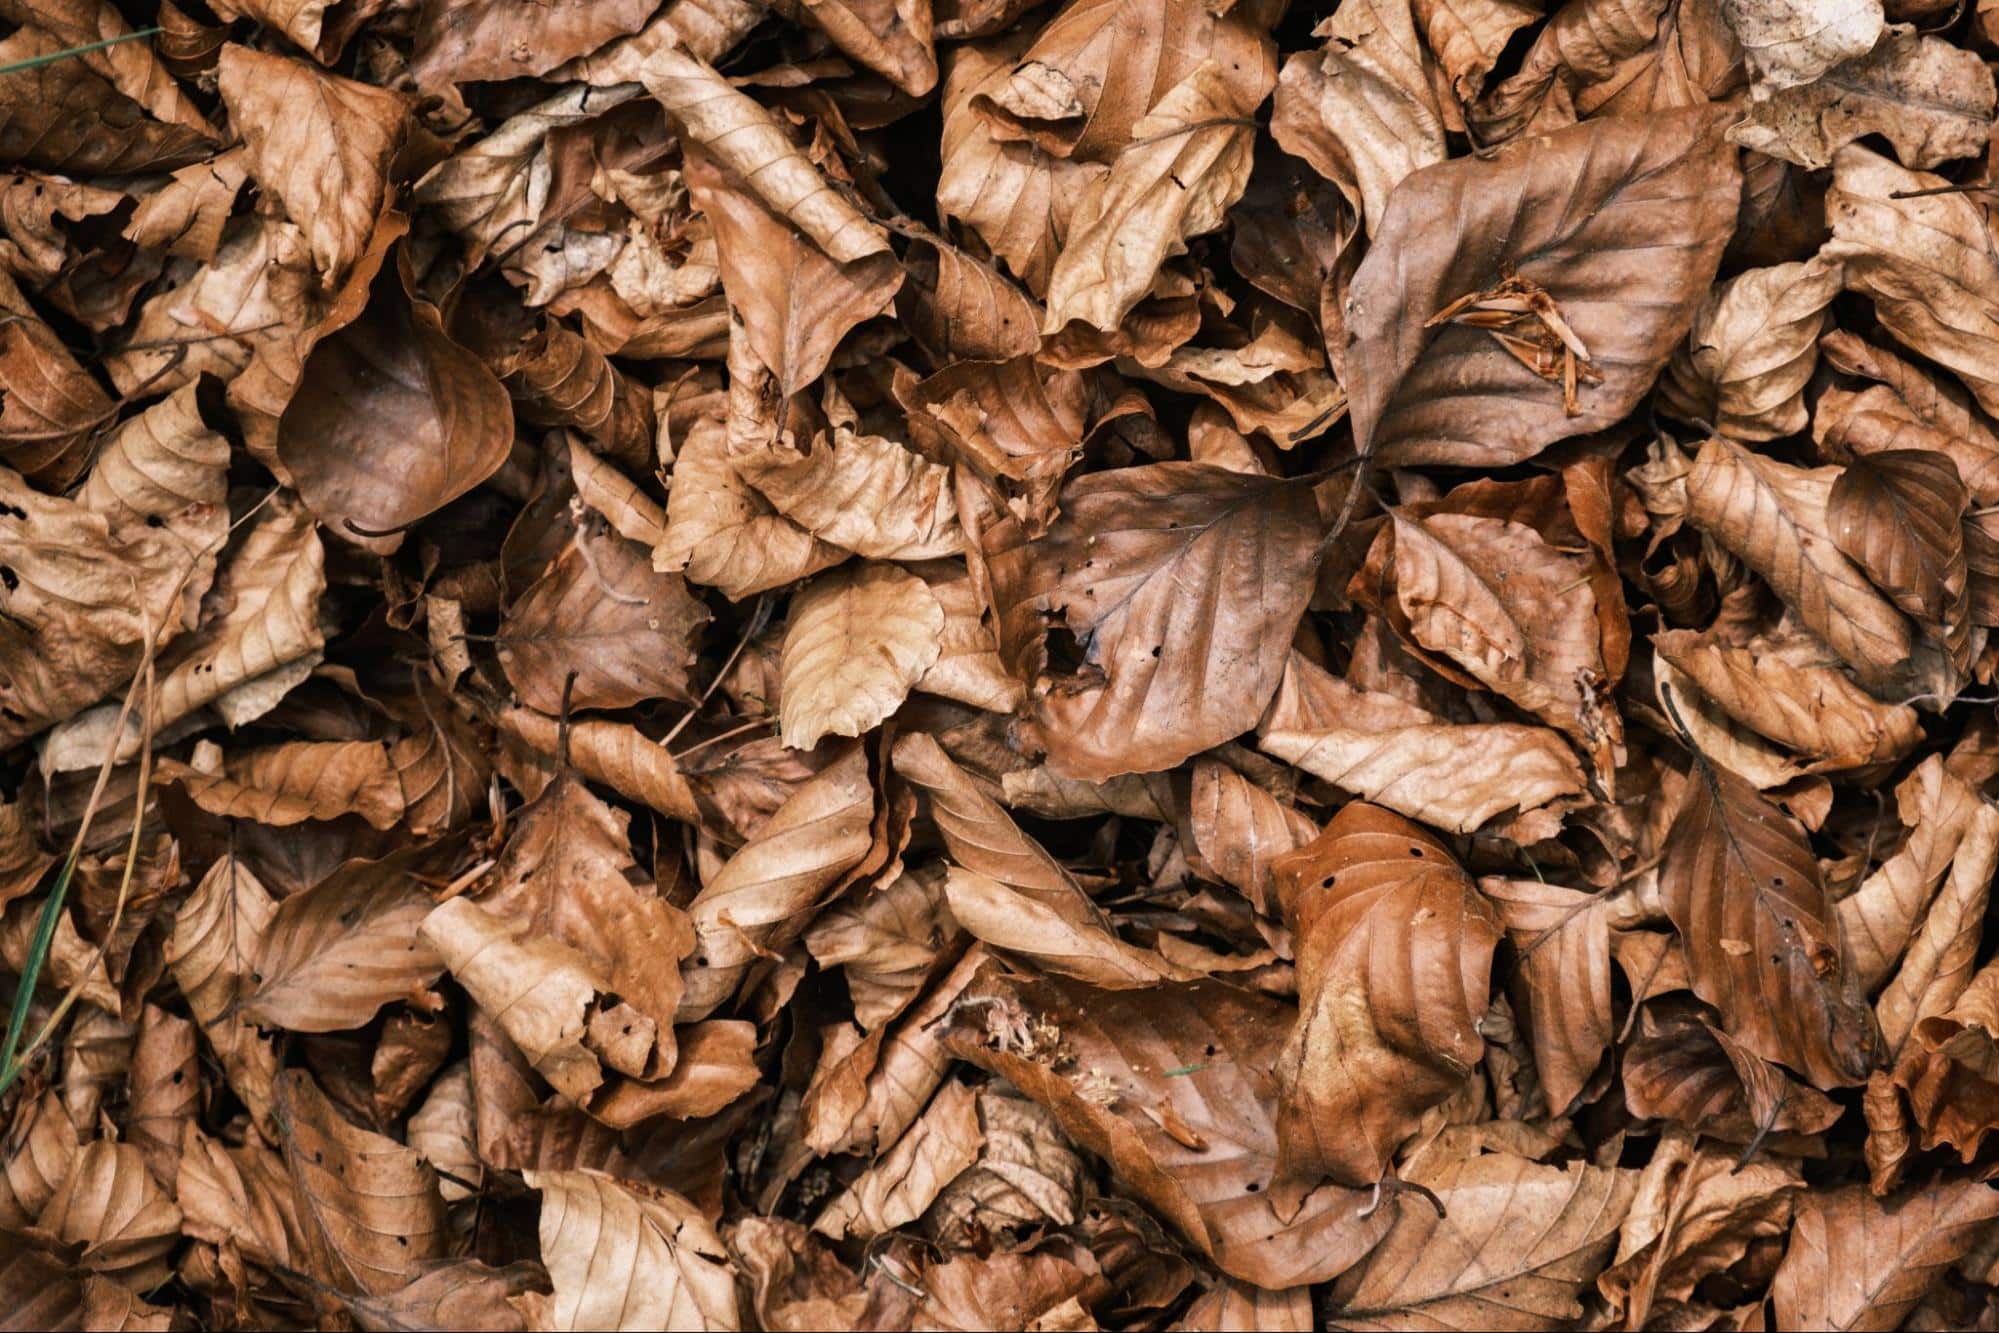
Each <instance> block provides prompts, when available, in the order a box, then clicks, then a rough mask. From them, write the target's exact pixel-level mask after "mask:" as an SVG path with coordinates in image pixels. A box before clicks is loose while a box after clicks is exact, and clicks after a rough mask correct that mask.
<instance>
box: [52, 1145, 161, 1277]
mask: <svg viewBox="0 0 1999 1333" xmlns="http://www.w3.org/2000/svg"><path fill="white" fill-rule="evenodd" d="M180 1225H181V1213H180V1209H179V1208H176V1207H175V1206H174V1203H173V1200H172V1199H171V1198H169V1197H168V1196H167V1194H166V1193H165V1192H164V1191H162V1190H161V1189H160V1187H159V1185H157V1184H156V1183H154V1181H153V1177H152V1175H151V1174H150V1173H149V1172H148V1171H147V1170H146V1155H145V1153H143V1152H141V1151H140V1150H139V1149H138V1148H137V1147H136V1146H135V1145H133V1144H130V1143H114V1142H112V1141H111V1140H109V1139H97V1140H95V1141H94V1142H91V1143H87V1144H85V1145H84V1147H83V1151H82V1152H80V1153H78V1154H77V1156H76V1159H75V1161H73V1162H72V1163H71V1164H70V1169H69V1175H68V1176H67V1177H66V1178H65V1179H64V1180H63V1183H62V1185H61V1187H60V1188H59V1189H57V1190H56V1192H55V1197H54V1198H52V1199H50V1200H49V1202H48V1204H47V1205H46V1206H45V1207H44V1208H43V1209H42V1214H41V1217H40V1218H39V1219H37V1226H38V1227H39V1228H40V1229H41V1230H43V1231H45V1232H47V1233H49V1234H50V1235H52V1236H54V1237H56V1238H57V1239H58V1240H61V1241H64V1242H66V1243H79V1244H81V1246H82V1253H81V1254H80V1255H79V1256H78V1263H80V1264H81V1265H82V1266H83V1267H84V1268H85V1269H87V1270H88V1271H90V1272H93V1273H100V1274H102V1275H104V1276H105V1277H108V1278H110V1279H111V1280H113V1281H114V1282H117V1283H118V1284H120V1285H121V1286H125V1287H129V1288H130V1289H132V1290H133V1291H151V1290H152V1289H153V1288H154V1287H157V1286H159V1285H160V1284H161V1283H162V1282H164V1281H166V1280H167V1278H168V1277H169V1276H170V1275H171V1273H172V1267H171V1265H170V1263H169V1261H168V1256H169V1255H170V1254H172V1253H173V1249H174V1246H175V1244H176V1243H177V1242H178V1241H179V1239H180Z"/></svg>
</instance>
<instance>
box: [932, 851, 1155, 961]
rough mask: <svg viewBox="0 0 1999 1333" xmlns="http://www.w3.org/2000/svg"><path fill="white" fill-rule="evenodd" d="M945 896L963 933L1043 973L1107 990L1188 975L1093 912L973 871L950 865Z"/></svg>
mask: <svg viewBox="0 0 1999 1333" xmlns="http://www.w3.org/2000/svg"><path fill="white" fill-rule="evenodd" d="M944 894H945V901H946V902H947V903H949V905H950V908H951V917H952V919H953V920H955V921H956V922H957V923H958V924H959V925H961V926H963V927H964V928H965V931H966V933H968V934H970V935H971V936H972V937H973V938H975V939H979V940H983V941H984V942H985V943H986V944H987V945H988V946H989V947H991V948H993V949H997V950H1000V951H1001V952H1003V953H1007V954H1013V955H1017V956H1018V957H1021V958H1026V959H1029V960H1031V961H1032V962H1033V963H1034V964H1035V965H1036V966H1037V967H1039V968H1040V969H1041V970H1043V971H1045V972H1052V973H1054V974H1055V975H1057V976H1063V977H1071V978H1074V979H1075V980H1077V981H1083V982H1088V983H1089V984H1091V985H1093V986H1102V987H1105V988H1107V989H1110V990H1125V989H1129V988H1131V987H1144V986H1151V985H1156V984H1157V983H1158V982H1159V981H1161V980H1162V979H1165V978H1168V977H1172V978H1176V979H1183V980H1184V979H1185V977H1186V975H1187V974H1186V973H1184V972H1183V971H1182V970H1181V969H1178V968H1175V967H1173V966H1172V965H1171V964H1170V963H1167V962H1166V961H1165V960H1164V959H1162V958H1160V957H1159V955H1158V954H1156V953H1154V952H1153V951H1151V950H1147V949H1139V948H1134V947H1133V946H1131V945H1129V944H1126V943H1125V942H1124V941H1123V940H1121V939H1119V938H1118V937H1117V935H1116V934H1115V933H1113V932H1112V930H1111V929H1110V927H1109V926H1108V925H1107V924H1105V923H1103V922H1100V921H1097V920H1093V919H1091V916H1094V915H1095V914H1094V913H1092V914H1091V915H1090V916H1085V915H1083V914H1082V913H1080V912H1075V911H1064V910H1063V909H1062V908H1061V907H1060V906H1059V905H1056V904H1052V903H1048V902H1045V901H1043V900H1041V899H1040V898H1037V897H1036V896H1034V895H1033V894H1031V893H1028V892H1025V891H1023V890H1020V889H1016V888H1013V887H1011V886H1009V885H1006V884H1002V883H1000V881H998V880H996V879H992V878H989V877H988V876H985V875H981V874H980V873H978V872H977V871H976V870H966V869H965V868H963V867H962V866H951V867H950V868H949V870H948V872H947V873H946V875H945V879H944Z"/></svg>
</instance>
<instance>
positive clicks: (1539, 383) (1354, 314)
mask: <svg viewBox="0 0 1999 1333" xmlns="http://www.w3.org/2000/svg"><path fill="white" fill-rule="evenodd" d="M1737 188H1738V181H1737V174H1736V169H1735V165H1734V160H1733V154H1732V152H1731V150H1730V148H1729V146H1728V144H1727V143H1726V142H1725V141H1724V140H1723V139H1722V137H1721V125H1720V123H1719V122H1718V121H1717V120H1716V119H1715V117H1714V115H1713V113H1712V112H1710V111H1707V110H1688V111H1680V112H1672V113H1668V114H1665V115H1660V116H1656V117H1653V118H1651V119H1649V120H1631V119H1616V118H1611V119H1604V120H1596V121H1589V122H1586V123H1584V124H1581V125H1577V126H1574V127H1572V128H1570V129H1565V130H1557V131H1555V132H1554V133H1552V134H1548V135H1543V136H1540V137H1537V138H1533V139H1529V140H1525V141H1522V142H1520V143H1517V144H1514V145H1511V146H1509V148H1507V149H1506V150H1503V151H1501V152H1500V153H1499V154H1498V155H1496V156H1495V157H1494V158H1492V159H1491V160H1481V159H1478V158H1460V159H1457V160H1455V161H1451V162H1445V163H1440V164H1438V165H1436V166H1433V167H1429V168H1426V169H1424V170H1422V171H1418V172H1416V173H1414V174H1413V175H1411V176H1409V177H1408V178H1407V179H1405V180H1404V182H1403V183H1402V185H1401V187H1400V188H1399V189H1397V190H1396V192H1395V197H1394V199H1393V200H1392V201H1391V202H1390V204H1389V207H1388V209H1387V211H1386V212H1385V213H1384V214H1383V215H1382V217H1381V220H1380V226H1379V227H1378V228H1376V230H1375V233H1374V243H1373V245H1372V246H1371V247H1370V249H1369V251H1368V254H1367V257H1366V258H1365V259H1363V260H1362V261H1361V264H1360V269H1359V271H1358V272H1357V273H1355V275H1354V279H1353V283H1352V286H1351V287H1350V289H1349V291H1348V295H1347V300H1346V309H1345V323H1346V329H1347V343H1346V365H1347V368H1348V380H1349V388H1350V391H1351V392H1352V394H1353V409H1352V410H1353V426H1354V437H1355V439H1356V440H1357V441H1358V442H1359V444H1360V446H1361V448H1362V449H1363V450H1365V451H1367V452H1368V453H1370V454H1371V455H1373V456H1374V457H1376V458H1377V459H1378V460H1379V461H1380V462H1381V463H1383V464H1384V465H1387V466H1398V467H1399V466H1406V465H1411V464H1424V463H1433V464H1444V463H1448V464H1459V465H1477V466H1488V467H1489V466H1498V465H1503V464H1506V463H1512V462H1516V461H1518V460H1519V459H1522V458H1525V457H1527V456H1529V455H1531V454H1533V453H1535V452H1537V451H1539V450H1540V449H1541V448H1543V447H1544V446H1545V445H1547V444H1549V443H1551V442H1552V441H1555V440H1559V439H1563V438H1565V437H1567V436H1570V435H1580V434H1583V433H1585V432H1587V431H1591V430H1600V429H1602V428H1603V427H1605V426H1608V425H1611V424H1612V423H1614V422H1615V421H1617V420H1618V419H1619V418H1621V417H1622V416H1624V414H1625V413H1627V412H1628V411H1630V410H1631V408H1632V406H1633V405H1634V404H1635V403H1636V402H1637V401H1638V399H1639V398H1640V397H1641V396H1642V395H1643V394H1644V392H1645V391H1646V390H1647V389H1648V388H1650V387H1651V384H1652V379H1653V376H1654V375H1655V374H1656V373H1657V371H1658V369H1659V367H1660V366H1662V365H1663V364H1665V361H1666V359H1667V357H1668V356H1669V355H1670V354H1671V352H1672V348H1673V345H1674V344H1675V343H1677V342H1678V341H1679V340H1680V338H1681V337H1682V336H1683V335H1684V334H1685V333H1686V331H1687V327H1688V325H1689V324H1690V323H1691V321H1692V319H1693V315H1694V309H1695V306H1696V304H1697V303H1698V301H1699V300H1700V298H1701V296H1702V295H1703V294H1704V293H1705V292H1706V290H1707V284H1708V282H1709V281H1710V280H1711V279H1712V278H1713V276H1714V270H1715V266H1716V264H1717V263H1718V262H1719V259H1720V255H1721V246H1722V244H1723V242H1724V240H1725V239H1726V233H1727V231H1728V227H1727V224H1726V219H1727V218H1729V217H1732V216H1733V213H1732V209H1733V205H1734V200H1735V197H1736V194H1737ZM1657 236H1672V237H1675V238H1677V239H1676V241H1675V243H1674V244H1673V245H1672V246H1671V247H1670V248H1669V249H1667V250H1666V251H1665V252H1664V253H1663V254H1662V253H1661V252H1660V251H1659V249H1658V247H1656V246H1655V245H1653V243H1652V238H1654V237H1657ZM1507 271H1510V272H1513V273H1517V275H1518V276H1519V277H1521V278H1524V279H1528V280H1531V281H1532V282H1534V283H1536V284H1538V285H1539V286H1540V287H1541V288H1542V289H1543V290H1545V291H1546V292H1547V293H1548V295H1550V296H1551V297H1553V299H1554V303H1555V306H1556V307H1557V308H1558V309H1559V310H1560V311H1561V312H1562V317H1563V318H1564V320H1565V321H1566V322H1567V324H1568V326H1569V328H1570V329H1571V330H1573V335H1574V336H1575V338H1576V339H1578V341H1579V342H1580V344H1581V346H1582V347H1583V348H1584V349H1586V350H1587V352H1588V354H1589V360H1590V364H1591V365H1592V366H1594V367H1596V369H1597V370H1598V371H1599V372H1600V373H1601V374H1602V376H1603V378H1602V380H1601V382H1596V383H1585V384H1582V385H1580V386H1579V387H1578V389H1577V392H1576V403H1577V406H1578V410H1577V412H1576V413H1574V414H1573V415H1572V414H1570V413H1569V412H1568V411H1566V410H1565V407H1564V402H1563V390H1562V387H1561V385H1560V384H1559V383H1556V384H1551V383H1548V382H1547V381H1546V380H1543V379H1541V378H1539V377H1537V375H1536V374H1535V372H1534V371H1532V370H1530V369H1528V368H1527V367H1526V366H1525V365H1523V364H1521V362H1520V361H1518V360H1515V359H1514V358H1513V357H1512V356H1510V355H1508V354H1507V353H1506V352H1505V351H1504V350H1502V349H1501V347H1500V345H1499V344H1498V343H1497V342H1496V341H1495V340H1494V339H1493V338H1492V336H1491V335H1490V334H1489V333H1487V332H1486V331H1484V330H1482V329H1478V328H1472V327H1468V326H1466V325H1463V324H1458V323H1449V322H1446V323H1443V324H1441V325H1437V326H1434V327H1433V326H1432V325H1431V324H1430V323H1429V321H1430V319H1431V317H1432V316H1433V315H1436V314H1439V313H1440V312H1442V311H1444V310H1445V309H1446V308H1447V307H1449V306H1450V305H1451V303H1452V302H1454V301H1457V300H1459V299H1460V298H1462V297H1466V296H1470V295H1472V294H1473V293H1477V292H1481V291H1484V290H1485V289H1487V288H1489V287H1491V286H1493V285H1494V284H1495V283H1498V282H1500V281H1501V279H1502V278H1503V277H1504V276H1506V272H1507ZM1556 378H1557V379H1559V378H1560V376H1559V374H1557V375H1556Z"/></svg>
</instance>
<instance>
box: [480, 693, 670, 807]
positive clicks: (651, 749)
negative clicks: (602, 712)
mask: <svg viewBox="0 0 1999 1333" xmlns="http://www.w3.org/2000/svg"><path fill="white" fill-rule="evenodd" d="M496 720H497V721H498V723H499V727H500V730H501V731H502V732H503V733H505V734H506V735H508V736H510V737H512V738H514V739H516V740H518V741H519V742H520V743H521V744H523V745H526V746H528V747H529V748H531V749H533V750H534V751H536V752H537V753H539V754H543V755H547V756H549V757H550V758H554V757H555V756H556V754H557V751H558V750H559V748H560V746H561V740H562V724H561V723H560V722H559V721H557V720H556V719H555V718H552V717H548V716H546V715H544V714H541V713H537V712H535V711H533V710H532V709H528V708H509V709H506V710H505V711H503V712H502V713H501V714H500V715H499V717H498V718H497V719H496ZM569 761H570V763H572V764H574V765H575V766H576V771H577V772H578V773H580V774H582V775H583V776H584V777H586V778H588V779H589V780H590V781H592V782H601V783H603V784H604V785H605V786H607V787H609V788H610V789H611V790H613V791H615V792H617V793H618V794H619V795H620V796H623V797H625V798H627V799H629V800H633V801H637V802H638V803H639V804H640V805H643V806H647V807H649V808H650V809H653V810H656V811H658V812H659V813H660V814H663V815H666V816H668V817H669V818H672V819H678V820H682V821H684V822H686V823H689V824H697V823H699V822H700V818H701V815H700V811H699V809H698V808H697V807H696V806H695V804H694V790H693V788H691V787H690V786H688V784H687V779H686V778H685V777H684V776H682V775H681V772H680V769H679V767H678V766H677V765H676V764H675V763H674V761H673V756H672V755H670V754H668V753H667V752H666V748H665V747H664V746H662V745H660V744H659V743H658V742H657V741H654V740H651V739H649V738H647V736H646V735H645V733H644V732H642V731H640V730H639V729H638V728H637V727H634V726H631V725H629V724H627V723H623V722H612V721H608V720H604V719H599V718H574V719H571V721H570V724H569Z"/></svg>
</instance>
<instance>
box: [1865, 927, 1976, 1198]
mask: <svg viewBox="0 0 1999 1333" xmlns="http://www.w3.org/2000/svg"><path fill="white" fill-rule="evenodd" d="M1945 993H1946V994H1947V995H1950V996H1951V997H1952V1000H1951V1003H1950V1005H1949V1007H1948V1008H1947V1009H1945V1010H1944V1011H1943V1012H1940V1013H1939V1012H1931V1013H1929V1014H1928V1015H1927V1016H1925V1017H1924V1018H1922V1019H1921V1021H1919V1022H1918V1023H1917V1024H1916V1025H1915V1029H1914V1031H1913V1032H1912V1033H1911V1040H1910V1041H1908V1042H1907V1043H1906V1044H1905V1045H1904V1046H1903V1047H1902V1051H1901V1057H1900V1058H1899V1059H1898V1060H1897V1061H1896V1063H1895V1069H1894V1074H1893V1085H1894V1087H1895V1088H1896V1089H1898V1090H1900V1091H1901V1092H1903V1093H1905V1094H1906V1096H1907V1100H1908V1115H1907V1117H1906V1119H1905V1120H1904V1125H1905V1126H1912V1127H1913V1128H1914V1129H1915V1130H1916V1131H1918V1132H1917V1134H1916V1135H1915V1136H1914V1137H1915V1139H1916V1143H1915V1144H1907V1143H1905V1144H1904V1145H1903V1146H1902V1149H1901V1151H1902V1153H1904V1154H1906V1153H1907V1151H1908V1149H1909V1148H1910V1147H1912V1146H1920V1147H1922V1148H1923V1149H1924V1150H1926V1151H1927V1150H1931V1149H1936V1148H1941V1147H1944V1146H1946V1145H1948V1146H1950V1147H1954V1148H1956V1149H1957V1155H1958V1158H1959V1160H1960V1161H1962V1162H1965V1163H1967V1164H1968V1163H1970V1162H1972V1161H1974V1160H1976V1158H1977V1156H1978V1153H1979V1150H1980V1148H1982V1147H1983V1146H1984V1143H1985V1139H1986V1136H1987V1135H1989V1134H1990V1133H1991V1132H1992V1131H1993V1130H1994V1129H1995V1128H1999V1077H1995V1074H1999V1044H1996V1043H1995V1041H1994V1037H1995V1035H1999V1004H1995V1003H1994V1001H1995V998H1999V972H1995V971H1994V969H1993V968H1992V967H1991V966H1990V965H1989V964H1988V965H1987V966H1985V967H1982V968H1980V969H1979V970H1978V975H1976V976H1974V977H1972V978H1971V980H1970V981H1969V983H1966V982H1964V981H1962V980H1961V979H1960V980H1958V982H1957V984H1956V985H1954V986H1952V987H1951V988H1950V990H1949V991H1947V992H1945ZM1898 1109H1899V1106H1898ZM1904 1133H1905V1136H1906V1129H1905V1130H1904ZM1872 1160H1873V1159H1872V1158H1870V1164H1871V1162H1872ZM1897 1166H1898V1167H1899V1163H1897ZM1897 1174H1899V1171H1898V1170H1895V1171H1891V1172H1890V1173H1889V1180H1888V1182H1887V1183H1890V1184H1892V1181H1893V1178H1894V1176H1895V1175H1897Z"/></svg>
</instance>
